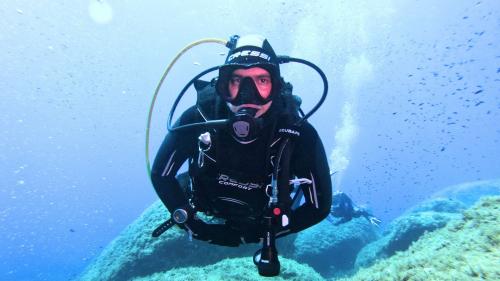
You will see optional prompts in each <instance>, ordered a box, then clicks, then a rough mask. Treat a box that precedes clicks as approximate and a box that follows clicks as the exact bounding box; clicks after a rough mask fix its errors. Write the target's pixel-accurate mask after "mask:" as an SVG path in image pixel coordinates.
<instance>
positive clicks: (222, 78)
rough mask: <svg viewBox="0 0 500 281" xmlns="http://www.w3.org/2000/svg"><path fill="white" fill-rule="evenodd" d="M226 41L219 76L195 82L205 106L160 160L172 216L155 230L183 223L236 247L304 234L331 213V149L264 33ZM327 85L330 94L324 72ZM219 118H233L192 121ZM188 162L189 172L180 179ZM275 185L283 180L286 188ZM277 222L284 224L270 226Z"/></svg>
mask: <svg viewBox="0 0 500 281" xmlns="http://www.w3.org/2000/svg"><path fill="white" fill-rule="evenodd" d="M228 47H229V48H230V50H229V53H228V55H227V58H226V60H225V63H224V64H223V65H222V66H220V67H219V68H218V71H219V73H218V78H216V79H212V81H210V82H208V81H207V82H205V81H201V80H196V81H195V82H194V86H195V88H196V90H197V92H198V101H197V104H196V105H194V106H192V107H190V108H189V109H187V110H186V111H184V112H183V113H182V115H181V116H180V118H179V119H178V120H177V122H176V123H175V125H174V128H175V127H177V128H180V127H183V128H185V129H182V130H171V131H170V132H169V133H168V134H167V135H166V137H165V139H164V141H163V143H162V144H161V147H160V148H159V151H158V153H157V155H156V158H155V160H154V163H153V167H152V170H151V180H152V183H153V186H154V188H155V190H156V192H157V194H158V196H159V198H160V199H161V201H162V202H163V204H164V205H165V206H166V208H167V209H168V211H169V212H170V214H171V215H172V219H171V220H170V222H169V221H167V222H166V223H164V225H162V226H160V227H159V228H157V230H155V232H156V233H153V236H158V235H160V234H161V233H162V232H163V231H165V230H166V229H168V228H169V227H171V226H172V225H174V224H175V225H178V226H179V227H181V228H182V229H184V230H185V231H186V232H188V234H189V236H190V238H191V237H192V238H194V239H198V240H203V241H207V242H209V243H211V244H216V245H222V246H229V247H236V246H239V245H241V244H245V243H259V242H263V241H266V240H270V238H269V237H270V235H274V236H275V237H276V238H279V237H283V236H286V235H289V234H292V233H296V232H299V231H301V230H304V229H306V228H308V227H311V226H313V225H315V224H317V223H319V222H320V221H322V220H323V219H324V218H326V217H327V216H328V215H329V213H330V206H331V203H332V184H331V179H330V175H329V167H328V163H327V158H326V154H325V150H324V148H323V144H322V142H321V139H320V137H319V136H318V133H317V132H316V130H315V129H314V127H313V126H312V125H311V124H309V123H308V122H307V121H306V120H305V119H306V118H302V119H301V116H300V115H301V114H300V113H302V111H301V110H300V98H298V97H297V96H295V95H293V94H292V93H291V90H292V86H291V84H290V83H286V82H285V81H284V80H283V78H282V77H281V75H280V63H282V62H281V61H280V58H281V57H278V56H277V55H276V54H275V52H274V50H273V48H272V47H271V45H270V44H269V42H268V40H267V39H266V38H264V37H262V36H259V35H248V36H243V37H239V36H233V37H232V44H231V45H228ZM295 60H299V59H295ZM321 73H322V72H321ZM323 76H324V74H323ZM323 76H322V77H323ZM324 83H325V92H324V96H326V91H327V84H326V78H324ZM323 98H324V97H323ZM321 102H322V101H321ZM319 104H321V103H319ZM318 107H319V105H318ZM311 114H312V113H311ZM302 115H303V113H302ZM214 119H227V120H229V122H228V123H227V126H219V127H216V128H214V127H209V126H190V124H193V123H200V122H209V121H210V120H214ZM284 150H286V151H288V152H289V153H284ZM186 161H187V162H188V165H189V166H188V173H187V174H181V175H177V173H178V171H179V169H180V168H181V166H182V165H183V164H184V163H185V162H186ZM276 182H278V183H277V184H278V185H279V184H280V183H283V182H284V183H285V184H282V186H285V187H281V189H280V192H277V189H276V188H273V186H276V185H277V184H276ZM294 187H299V189H300V190H301V193H302V194H303V195H304V200H302V203H301V204H297V202H293V200H294V198H292V192H293V189H294ZM282 190H285V191H286V192H282ZM271 203H272V204H271ZM271 205H272V206H274V207H273V208H268V206H271ZM292 205H293V206H294V208H292ZM198 212H201V213H204V214H205V215H207V216H208V217H209V218H210V217H212V218H215V221H216V222H213V221H210V220H207V219H206V216H204V217H203V218H202V217H201V216H199V215H197V213H198ZM271 216H272V217H273V220H272V222H271V219H270V217H271ZM276 218H277V219H276ZM276 221H277V223H276ZM271 223H276V225H277V227H276V229H274V230H273V231H272V232H269V230H268V229H269V227H270V225H271ZM270 233H272V234H270ZM264 238H265V239H264ZM273 239H274V238H273ZM273 241H274V240H273ZM264 243H265V242H264ZM273 243H274V242H273ZM268 246H269V247H270V248H272V249H270V250H269V251H272V250H273V251H275V249H273V248H274V244H272V245H271V244H268ZM260 251H261V250H259V251H258V252H259V255H260ZM263 251H264V248H263ZM266 251H267V250H266ZM275 254H277V252H275ZM262 259H264V257H263V258H262ZM276 259H277V257H276ZM254 261H255V260H254ZM275 261H277V260H275ZM257 262H259V261H257ZM263 262H264V263H269V261H268V260H264V261H263ZM271 262H272V261H271ZM263 266H264V267H265V266H266V265H265V264H263ZM271 271H274V269H273V270H271ZM278 271H279V264H278ZM259 273H261V275H266V274H267V275H268V276H272V275H276V274H277V273H276V272H274V273H265V271H264V273H262V272H261V271H260V269H259Z"/></svg>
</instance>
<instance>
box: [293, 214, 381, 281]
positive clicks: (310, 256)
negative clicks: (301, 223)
mask: <svg viewBox="0 0 500 281" xmlns="http://www.w3.org/2000/svg"><path fill="white" fill-rule="evenodd" d="M377 238H378V234H377V232H376V228H375V227H374V226H372V225H371V224H370V223H369V222H368V221H367V220H366V219H364V218H357V219H353V220H351V221H350V222H348V223H344V224H340V225H333V224H332V223H330V222H329V221H327V220H324V221H323V222H321V223H319V224H318V225H315V226H314V227H312V228H310V229H307V230H305V231H303V232H301V233H299V234H298V236H297V238H296V239H295V242H294V245H295V255H294V259H296V260H297V261H299V262H302V263H307V264H308V265H310V266H312V267H313V268H314V269H315V270H316V271H318V272H319V273H321V274H322V275H323V276H326V277H331V276H338V275H343V274H345V273H348V272H349V271H351V270H352V268H353V266H354V262H355V260H356V255H357V254H358V252H359V251H360V250H361V248H363V247H364V246H365V245H366V244H368V243H370V242H371V241H373V240H375V239H377Z"/></svg>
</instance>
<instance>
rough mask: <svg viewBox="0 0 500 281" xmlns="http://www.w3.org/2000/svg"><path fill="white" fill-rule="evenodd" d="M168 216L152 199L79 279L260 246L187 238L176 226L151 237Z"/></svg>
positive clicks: (207, 259) (248, 252)
mask: <svg viewBox="0 0 500 281" xmlns="http://www.w3.org/2000/svg"><path fill="white" fill-rule="evenodd" d="M169 216H170V215H169V214H168V211H167V210H166V209H165V207H164V206H163V204H162V203H161V202H160V201H157V202H155V203H154V204H153V205H152V206H150V207H149V208H148V209H147V210H146V211H144V213H143V214H142V215H141V216H140V217H139V218H138V219H137V220H136V221H134V222H133V223H132V224H130V225H129V226H128V227H127V228H126V229H125V230H124V231H123V232H122V233H121V234H120V235H119V236H118V237H117V238H116V239H114V240H113V241H112V242H111V243H110V244H109V245H108V246H107V247H106V248H105V249H104V250H103V252H102V253H101V254H100V255H99V256H98V257H97V258H96V259H95V260H94V261H93V262H92V263H91V264H90V265H89V266H88V267H87V269H86V270H85V272H84V273H83V274H82V275H81V276H80V277H79V280H82V281H84V280H92V281H94V280H129V279H131V278H133V277H137V276H145V275H150V274H153V273H155V272H162V271H165V270H168V269H171V268H174V267H184V266H193V265H208V264H213V263H216V262H218V261H220V260H222V259H224V258H227V257H247V259H248V260H249V261H252V256H253V254H254V252H255V251H256V250H257V249H259V248H260V245H259V244H248V245H244V246H240V247H238V248H230V247H221V246H215V245H211V244H208V243H206V242H202V241H197V240H193V241H189V240H188V237H187V234H186V233H185V232H184V230H181V229H180V228H178V227H175V226H174V227H172V228H171V229H169V230H168V231H167V232H165V233H164V234H163V235H161V236H160V237H158V238H153V237H151V232H152V231H153V230H154V229H155V228H156V227H157V226H158V225H159V224H160V223H162V222H163V221H164V220H165V219H166V218H168V217H169ZM284 239H286V238H284Z"/></svg>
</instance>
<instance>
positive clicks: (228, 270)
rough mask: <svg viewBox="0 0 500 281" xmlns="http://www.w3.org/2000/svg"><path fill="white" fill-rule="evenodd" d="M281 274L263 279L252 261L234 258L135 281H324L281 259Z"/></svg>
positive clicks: (297, 265) (156, 274)
mask: <svg viewBox="0 0 500 281" xmlns="http://www.w3.org/2000/svg"><path fill="white" fill-rule="evenodd" d="M280 263H281V272H280V275H279V276H276V277H273V278H269V277H262V276H260V275H259V273H258V272H257V268H256V267H255V265H254V264H253V262H252V259H247V258H232V259H225V260H222V261H220V262H218V263H216V264H213V265H207V266H203V267H185V268H177V269H171V270H169V271H165V272H158V273H155V274H152V275H150V276H143V277H138V278H135V279H133V281H164V280H175V281H199V280H206V281H211V280H213V281H218V280H224V281H253V280H266V281H267V280H276V281H282V280H292V281H302V280H308V281H320V280H324V279H323V278H322V277H321V275H319V274H318V273H317V272H315V271H314V270H313V269H312V268H311V267H309V266H307V265H303V264H300V263H297V262H296V261H294V260H290V259H287V258H280Z"/></svg>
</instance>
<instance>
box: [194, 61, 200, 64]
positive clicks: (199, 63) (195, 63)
mask: <svg viewBox="0 0 500 281" xmlns="http://www.w3.org/2000/svg"><path fill="white" fill-rule="evenodd" d="M193 64H194V65H201V63H199V62H197V61H195V62H193Z"/></svg>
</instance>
